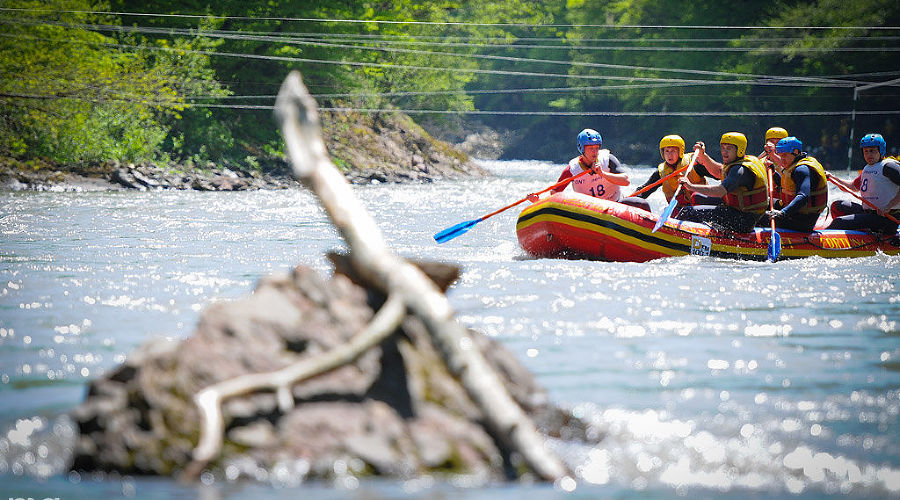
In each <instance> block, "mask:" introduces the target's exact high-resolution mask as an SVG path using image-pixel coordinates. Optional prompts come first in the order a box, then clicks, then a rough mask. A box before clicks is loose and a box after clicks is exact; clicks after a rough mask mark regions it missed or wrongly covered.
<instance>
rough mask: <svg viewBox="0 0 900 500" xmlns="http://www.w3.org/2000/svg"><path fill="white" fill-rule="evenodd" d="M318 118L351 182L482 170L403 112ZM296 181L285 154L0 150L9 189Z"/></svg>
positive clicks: (234, 187) (248, 185)
mask: <svg viewBox="0 0 900 500" xmlns="http://www.w3.org/2000/svg"><path fill="white" fill-rule="evenodd" d="M322 123H323V132H324V134H323V135H324V137H325V142H326V147H327V148H328V152H329V154H330V156H331V158H332V161H333V162H334V164H335V165H336V166H337V167H338V169H340V170H341V172H343V174H344V175H345V176H346V177H347V180H348V181H349V182H350V183H352V184H377V183H407V182H433V181H435V180H439V179H453V178H463V177H480V176H484V175H487V172H486V171H485V170H484V169H482V168H481V167H479V166H478V165H476V164H475V162H474V161H472V159H471V158H470V157H469V155H468V154H466V153H465V152H464V151H463V150H462V149H460V148H458V147H455V146H453V145H451V144H449V143H447V142H444V141H440V140H438V139H435V138H434V137H432V136H431V135H430V134H428V133H427V132H426V131H425V130H424V129H422V127H420V126H418V125H417V124H416V123H415V122H413V121H412V119H410V118H409V117H408V116H406V115H402V114H398V113H380V114H378V113H376V114H365V115H363V114H356V113H323V115H322ZM254 153H256V152H254ZM296 186H299V183H298V182H297V181H296V180H294V178H293V177H292V175H291V169H290V165H289V164H288V163H287V161H286V160H285V159H284V158H280V157H271V156H270V157H267V156H265V155H263V154H256V155H249V156H247V157H246V158H245V159H244V160H243V161H228V160H223V161H222V162H220V163H212V162H207V163H205V164H202V165H199V164H194V163H191V162H186V163H185V162H181V163H179V162H168V163H164V164H160V163H155V162H150V161H146V162H140V163H130V162H122V161H118V160H108V161H92V162H80V163H68V164H63V163H59V162H55V161H53V160H51V159H48V158H32V159H17V158H8V157H7V158H0V189H9V190H30V191H104V190H138V191H147V190H157V189H178V190H196V191H247V190H258V189H287V188H290V187H296Z"/></svg>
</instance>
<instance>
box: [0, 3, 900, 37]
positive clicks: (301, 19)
mask: <svg viewBox="0 0 900 500" xmlns="http://www.w3.org/2000/svg"><path fill="white" fill-rule="evenodd" d="M0 11H10V12H53V13H61V14H92V15H111V16H134V17H160V18H179V19H207V18H216V19H225V20H234V21H288V22H313V23H348V24H386V25H394V24H403V25H425V26H473V27H497V26H506V27H519V28H607V29H687V30H699V29H711V30H732V29H734V30H748V29H753V30H786V29H790V30H793V29H805V30H898V31H900V27H893V26H708V25H686V26H679V25H666V24H531V23H501V22H498V23H470V22H462V21H396V20H375V19H337V18H324V19H323V18H311V17H264V16H260V17H256V16H217V15H212V14H161V13H148V12H118V11H92V10H59V9H24V8H6V7H2V8H0Z"/></svg>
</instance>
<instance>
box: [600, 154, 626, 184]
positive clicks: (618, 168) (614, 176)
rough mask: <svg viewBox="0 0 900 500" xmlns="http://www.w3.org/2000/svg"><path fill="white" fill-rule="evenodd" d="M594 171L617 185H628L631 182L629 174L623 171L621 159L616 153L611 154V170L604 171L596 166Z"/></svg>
mask: <svg viewBox="0 0 900 500" xmlns="http://www.w3.org/2000/svg"><path fill="white" fill-rule="evenodd" d="M594 172H596V173H597V174H598V175H600V176H601V177H603V178H604V179H607V180H609V182H612V183H613V184H615V185H617V186H627V185H628V184H629V183H630V182H629V181H628V174H626V173H625V172H622V164H621V163H619V159H618V158H616V156H615V155H609V172H604V171H602V170H601V169H598V168H595V169H594Z"/></svg>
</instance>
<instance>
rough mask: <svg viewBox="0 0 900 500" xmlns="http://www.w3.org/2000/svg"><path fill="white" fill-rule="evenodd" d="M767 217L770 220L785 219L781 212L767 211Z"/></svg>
mask: <svg viewBox="0 0 900 500" xmlns="http://www.w3.org/2000/svg"><path fill="white" fill-rule="evenodd" d="M766 215H768V216H769V219H770V220H772V219H778V218H780V217H784V212H782V211H781V210H766Z"/></svg>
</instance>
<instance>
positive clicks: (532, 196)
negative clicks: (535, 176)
mask: <svg viewBox="0 0 900 500" xmlns="http://www.w3.org/2000/svg"><path fill="white" fill-rule="evenodd" d="M526 198H528V201H530V202H532V203H537V201H538V200H540V199H541V197H540V196H538V195H536V194H534V193H528V196H526Z"/></svg>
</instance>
